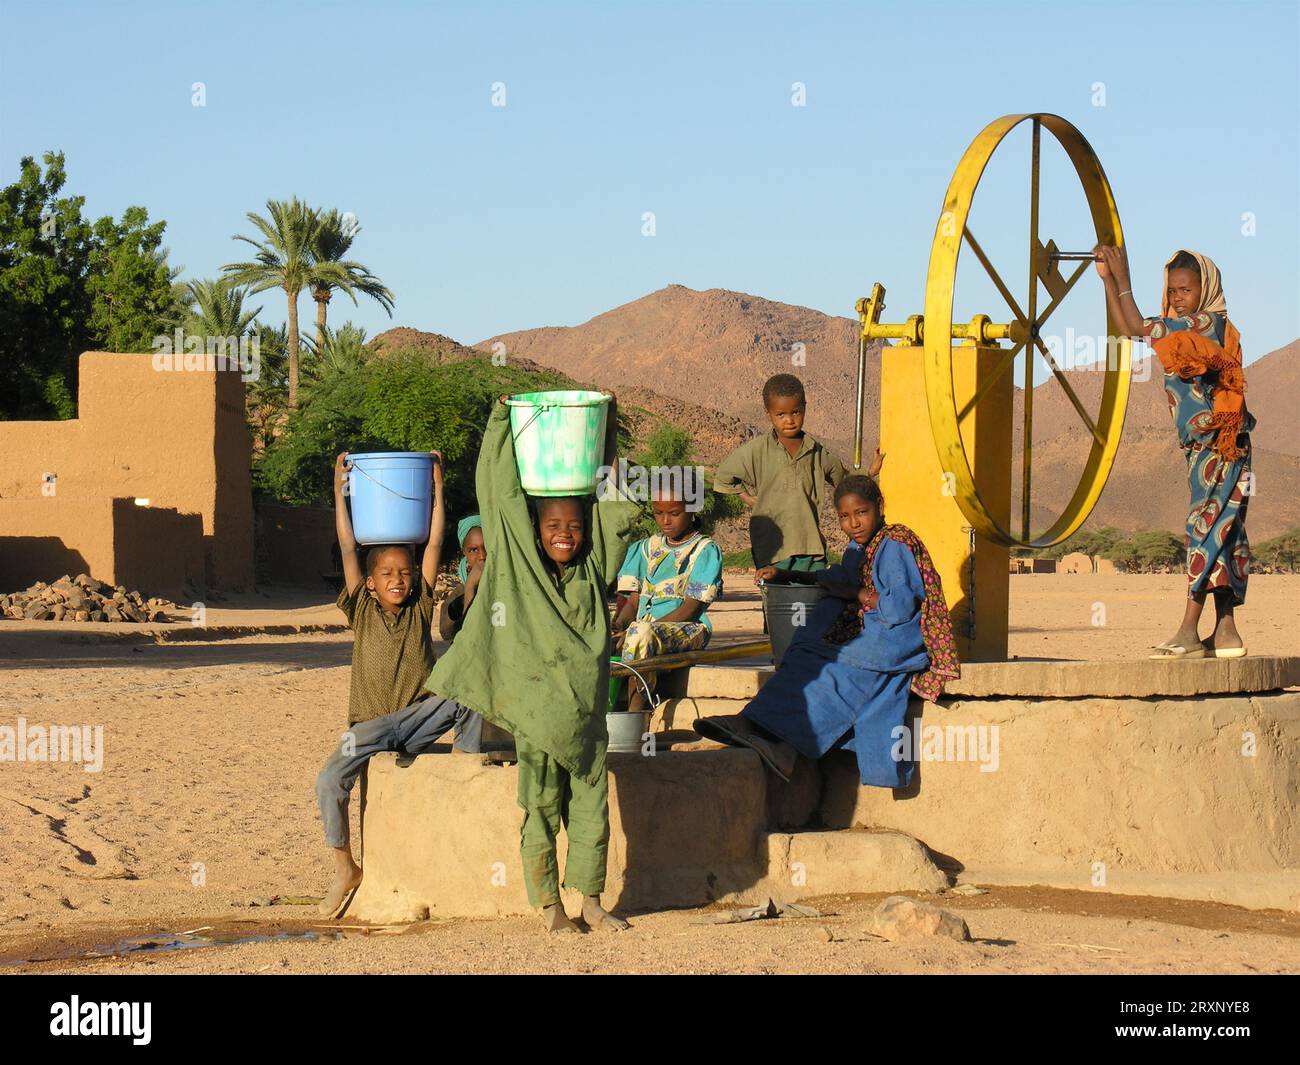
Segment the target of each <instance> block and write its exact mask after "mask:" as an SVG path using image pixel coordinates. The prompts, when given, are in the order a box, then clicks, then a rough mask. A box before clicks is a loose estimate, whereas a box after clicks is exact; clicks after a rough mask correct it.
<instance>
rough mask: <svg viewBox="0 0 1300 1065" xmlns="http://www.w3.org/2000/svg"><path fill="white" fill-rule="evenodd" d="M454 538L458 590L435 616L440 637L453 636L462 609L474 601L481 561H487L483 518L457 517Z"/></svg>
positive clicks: (459, 623) (475, 515)
mask: <svg viewBox="0 0 1300 1065" xmlns="http://www.w3.org/2000/svg"><path fill="white" fill-rule="evenodd" d="M456 539H457V540H458V541H459V542H460V552H461V555H460V558H459V559H458V560H457V562H456V576H457V577H459V578H460V583H461V590H460V591H459V592H457V593H456V594H455V595H453V596H451V597H449V598H448V599H447V601H446V602H445V603H444V604H443V607H442V616H441V617H440V618H439V619H438V632H439V634H440V635H441V636H442V638H443V639H444V640H454V639H455V638H456V633H458V632H460V627H461V626H462V625H463V624H465V611H467V610H468V609H469V606H470V604H471V603H472V602H474V594H475V593H476V592H477V591H478V582H479V578H480V577H481V576H482V575H483V563H484V562H486V561H487V546H486V544H484V542H483V519H482V518H481V517H480V516H479V515H477V514H471V515H470V516H469V517H468V518H461V520H460V522H459V524H457V526H456Z"/></svg>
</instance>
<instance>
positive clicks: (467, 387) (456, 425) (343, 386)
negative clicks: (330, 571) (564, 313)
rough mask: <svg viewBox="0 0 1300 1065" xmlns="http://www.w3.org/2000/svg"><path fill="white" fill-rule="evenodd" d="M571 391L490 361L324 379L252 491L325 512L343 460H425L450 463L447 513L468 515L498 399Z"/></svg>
mask: <svg viewBox="0 0 1300 1065" xmlns="http://www.w3.org/2000/svg"><path fill="white" fill-rule="evenodd" d="M566 387H572V382H570V381H569V380H568V379H567V378H566V377H564V376H563V375H562V374H558V373H527V372H525V371H523V370H519V369H515V368H514V367H509V366H493V365H492V363H491V362H490V361H489V360H487V359H467V360H464V361H462V362H454V363H446V364H443V365H435V364H432V363H429V362H428V361H427V360H425V359H423V358H422V357H421V356H420V355H419V354H418V353H413V352H393V353H390V354H386V356H385V357H384V358H383V359H371V360H370V361H367V362H363V363H361V364H359V365H357V366H355V367H351V368H343V369H340V370H338V371H337V372H327V373H324V374H323V375H322V376H321V378H320V381H319V383H318V384H313V385H312V387H311V388H308V389H305V390H304V392H303V397H302V405H301V406H300V407H299V408H298V409H297V410H294V411H291V412H290V413H289V414H288V417H287V418H286V420H285V422H284V428H283V431H282V432H281V433H280V435H279V436H277V437H276V438H275V439H274V440H272V441H271V442H270V443H269V445H268V446H267V448H266V450H265V452H264V453H263V454H262V455H261V456H260V457H259V458H258V459H257V461H256V462H255V464H254V483H255V484H256V486H257V487H258V489H259V490H260V491H262V492H264V493H266V494H268V495H270V496H272V497H274V498H275V499H278V500H280V501H281V502H285V503H291V504H296V505H327V504H328V503H329V502H330V500H331V499H332V497H333V488H332V480H331V478H332V471H333V464H334V456H335V455H337V454H338V453H339V452H340V451H369V450H375V451H431V450H438V451H441V452H442V453H443V455H444V456H445V457H446V459H447V482H446V489H447V506H448V510H449V512H450V513H451V514H452V515H465V514H470V513H473V512H474V510H475V509H476V506H475V502H474V467H475V463H476V460H477V456H478V449H479V445H480V444H481V443H482V440H483V428H484V426H486V425H487V420H488V415H489V413H490V412H491V409H492V404H493V403H494V402H495V401H496V398H497V397H498V396H500V395H501V394H502V393H512V392H525V391H536V390H543V389H553V388H566Z"/></svg>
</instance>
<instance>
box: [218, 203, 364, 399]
mask: <svg viewBox="0 0 1300 1065" xmlns="http://www.w3.org/2000/svg"><path fill="white" fill-rule="evenodd" d="M266 212H267V214H268V215H269V216H270V217H269V219H268V218H263V217H262V216H261V215H259V214H254V213H253V212H252V211H250V212H249V213H248V220H249V221H250V222H251V223H252V224H253V225H254V226H256V227H257V229H258V230H259V231H260V232H261V234H262V238H263V239H262V240H260V241H259V240H254V239H253V238H252V237H245V236H243V235H241V234H236V235H235V238H234V239H235V240H242V241H244V242H245V243H248V244H251V245H252V246H253V247H254V248H256V249H257V254H256V256H255V258H254V259H253V260H252V261H251V262H242V263H227V264H226V265H225V266H223V267H222V268H221V269H222V270H223V271H225V272H226V274H227V275H228V277H229V280H230V282H231V283H232V284H236V285H247V286H248V289H249V291H250V292H265V291H266V290H267V289H271V288H281V289H283V290H284V294H285V297H286V299H287V300H288V304H289V321H288V333H289V406H290V407H297V406H298V294H299V293H300V292H301V291H302V290H303V289H304V288H314V287H315V286H316V285H318V284H329V285H335V286H338V287H340V288H342V287H343V286H344V284H345V283H346V284H348V285H351V284H352V283H353V281H352V278H351V276H350V275H349V273H348V271H347V270H346V269H344V267H343V266H342V265H341V264H339V263H334V262H318V261H317V260H316V256H315V248H316V240H317V235H318V233H319V232H320V228H321V215H320V212H319V211H316V210H313V209H312V208H310V207H308V206H307V205H306V204H305V203H303V202H302V201H301V200H299V199H298V197H296V196H295V197H294V198H293V199H291V200H267V201H266Z"/></svg>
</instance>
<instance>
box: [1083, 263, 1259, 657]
mask: <svg viewBox="0 0 1300 1065" xmlns="http://www.w3.org/2000/svg"><path fill="white" fill-rule="evenodd" d="M1097 272H1098V273H1099V274H1100V275H1101V277H1102V281H1103V282H1104V284H1105V287H1106V300H1107V303H1108V305H1109V307H1110V311H1111V314H1112V315H1113V316H1114V317H1115V319H1116V320H1118V321H1119V322H1120V323H1121V324H1122V325H1123V327H1124V328H1125V330H1126V331H1128V332H1129V333H1131V334H1132V335H1133V336H1145V337H1146V338H1147V339H1148V340H1149V341H1150V343H1151V346H1152V347H1153V348H1154V350H1155V353H1156V357H1157V358H1158V359H1159V360H1160V363H1161V366H1163V368H1164V386H1165V395H1166V397H1167V398H1168V400H1169V412H1170V414H1171V415H1172V416H1173V420H1174V429H1175V430H1176V431H1177V433H1178V442H1179V446H1180V447H1181V448H1182V449H1183V453H1184V454H1185V455H1186V458H1187V484H1188V489H1189V492H1190V496H1191V501H1190V504H1189V508H1188V515H1187V530H1186V535H1185V537H1184V543H1185V546H1186V549H1187V603H1186V606H1185V608H1184V610H1183V620H1182V624H1181V625H1179V627H1178V631H1177V632H1175V633H1174V635H1173V636H1172V637H1170V639H1168V640H1167V641H1165V642H1164V643H1163V644H1160V645H1158V646H1157V647H1156V648H1155V653H1154V654H1152V655H1151V656H1150V657H1152V658H1203V657H1205V656H1206V655H1209V656H1212V657H1214V658H1241V657H1242V656H1244V655H1245V653H1246V647H1245V643H1244V641H1243V640H1242V638H1241V634H1240V633H1239V632H1238V631H1237V624H1236V619H1235V617H1234V610H1235V608H1236V607H1238V606H1240V605H1241V604H1242V603H1244V602H1245V601H1246V580H1247V577H1248V575H1249V573H1250V541H1249V540H1248V539H1247V536H1246V507H1247V504H1248V503H1249V502H1250V496H1251V495H1252V494H1253V491H1254V486H1253V481H1252V476H1251V470H1250V431H1251V430H1252V429H1253V428H1254V427H1255V418H1254V416H1253V415H1252V414H1251V413H1250V412H1249V411H1248V410H1247V409H1246V403H1245V391H1246V380H1245V375H1244V374H1243V373H1242V369H1241V336H1240V334H1238V332H1237V330H1236V327H1235V326H1233V324H1232V322H1231V321H1230V320H1229V319H1228V304H1227V301H1226V300H1225V299H1224V295H1223V286H1222V284H1221V282H1220V280H1219V270H1218V267H1216V266H1215V265H1214V263H1213V262H1212V261H1211V260H1209V259H1208V258H1206V257H1205V256H1204V255H1200V254H1199V253H1197V252H1193V251H1178V252H1175V253H1174V255H1172V256H1171V257H1170V259H1169V261H1168V262H1167V263H1166V264H1165V288H1164V293H1163V297H1162V306H1161V312H1160V317H1158V318H1143V317H1142V314H1141V312H1140V311H1139V310H1138V307H1137V303H1136V302H1135V301H1134V299H1133V291H1132V284H1131V283H1130V281H1129V269H1128V257H1127V255H1126V254H1125V253H1124V251H1123V250H1122V249H1119V248H1098V249H1097ZM1210 595H1213V597H1214V612H1215V623H1214V631H1213V633H1212V634H1211V635H1210V637H1209V638H1208V639H1207V640H1206V641H1204V642H1202V640H1201V638H1200V635H1199V633H1198V631H1197V630H1198V626H1199V623H1200V620H1201V613H1202V611H1203V610H1204V608H1205V600H1206V597H1207V596H1210Z"/></svg>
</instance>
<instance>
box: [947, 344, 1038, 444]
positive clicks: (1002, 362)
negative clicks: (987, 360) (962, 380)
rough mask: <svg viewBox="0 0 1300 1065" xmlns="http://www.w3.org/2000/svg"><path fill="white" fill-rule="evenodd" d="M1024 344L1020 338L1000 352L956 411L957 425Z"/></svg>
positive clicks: (995, 381) (1012, 360)
mask: <svg viewBox="0 0 1300 1065" xmlns="http://www.w3.org/2000/svg"><path fill="white" fill-rule="evenodd" d="M1024 346H1025V342H1024V341H1023V340H1022V341H1020V342H1019V343H1017V344H1016V345H1015V347H1012V348H1008V349H1007V350H1006V351H1004V352H1003V353H1002V358H1000V359H999V360H998V364H997V365H996V366H994V367H993V370H992V372H990V373H989V375H988V376H987V377H986V378H984V383H983V384H982V385H980V386H979V388H977V389H976V390H975V395H973V396H971V398H970V401H969V402H968V403H967V404H966V406H964V407H962V409H961V410H959V411H958V412H957V424H958V425H960V424H961V423H962V422H964V421H965V420H966V416H967V415H968V414H970V412H971V411H973V410H974V409H975V404H977V403H978V402H979V401H980V400H981V399H983V398H984V397H985V395H987V394H988V390H989V389H990V388H992V387H993V386H994V385H995V384H997V382H998V378H1000V377H1001V376H1002V375H1003V374H1004V373H1006V371H1007V367H1008V366H1010V365H1011V364H1012V363H1013V362H1014V361H1015V358H1016V356H1017V355H1019V354H1020V349H1021V348H1023V347H1024Z"/></svg>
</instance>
